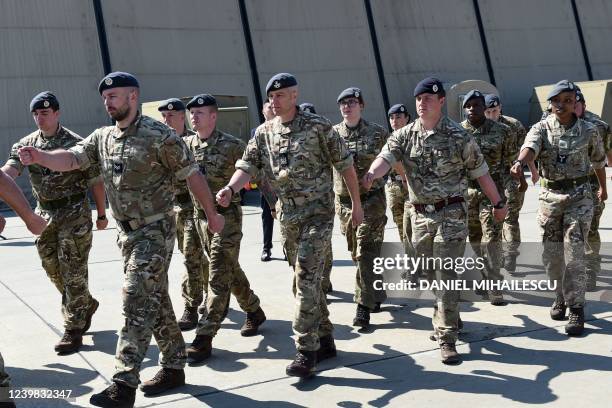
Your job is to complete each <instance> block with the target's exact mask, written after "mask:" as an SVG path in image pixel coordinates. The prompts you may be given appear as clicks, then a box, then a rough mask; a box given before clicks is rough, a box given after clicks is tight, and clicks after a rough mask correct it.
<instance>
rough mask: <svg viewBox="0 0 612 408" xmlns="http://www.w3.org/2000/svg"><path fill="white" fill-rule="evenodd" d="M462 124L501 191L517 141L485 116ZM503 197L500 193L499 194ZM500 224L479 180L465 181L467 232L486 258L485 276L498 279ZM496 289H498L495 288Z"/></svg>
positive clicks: (479, 254) (505, 128) (500, 241)
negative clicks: (477, 124)
mask: <svg viewBox="0 0 612 408" xmlns="http://www.w3.org/2000/svg"><path fill="white" fill-rule="evenodd" d="M461 126H462V127H463V128H464V129H465V130H466V131H467V132H468V133H469V134H471V135H472V137H473V138H474V140H475V141H476V144H477V145H478V147H479V148H480V151H481V152H482V154H483V156H484V158H485V162H486V163H487V166H488V167H489V173H490V174H491V178H492V179H493V181H494V182H495V186H496V187H497V191H499V192H503V191H504V185H506V183H507V180H508V178H509V177H510V165H511V163H512V160H514V156H515V149H516V147H515V146H516V141H515V139H514V133H513V132H512V130H511V129H510V127H508V126H506V125H504V124H501V123H499V122H494V121H492V120H490V119H485V121H484V123H483V124H482V125H481V126H480V127H478V128H475V127H474V126H472V125H471V124H470V122H469V121H468V120H464V121H463V122H461ZM502 198H503V196H502ZM502 226H503V224H502V223H500V222H497V221H495V218H494V217H493V206H492V203H491V202H490V201H489V199H488V198H487V196H486V195H485V193H484V192H483V191H482V189H481V188H480V185H479V184H478V181H476V180H470V181H469V182H468V235H469V238H470V245H471V247H472V249H473V250H474V253H475V254H476V255H477V256H479V257H483V258H484V260H485V271H484V272H486V277H487V278H488V279H490V280H501V279H502V275H501V273H500V268H501V256H502V245H501V243H502ZM494 292H497V291H494Z"/></svg>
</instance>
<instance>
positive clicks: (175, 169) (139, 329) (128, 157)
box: [19, 72, 224, 407]
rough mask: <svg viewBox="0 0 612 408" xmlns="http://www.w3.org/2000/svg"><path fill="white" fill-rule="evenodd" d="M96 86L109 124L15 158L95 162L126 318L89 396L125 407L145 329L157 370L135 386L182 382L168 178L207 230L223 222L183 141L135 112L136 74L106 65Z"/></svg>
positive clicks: (132, 393) (79, 164) (57, 164)
mask: <svg viewBox="0 0 612 408" xmlns="http://www.w3.org/2000/svg"><path fill="white" fill-rule="evenodd" d="M98 90H99V92H100V95H102V99H103V101H104V106H105V108H106V111H107V112H108V114H109V115H110V116H111V118H112V119H114V120H115V122H116V124H115V126H105V127H102V128H99V129H97V130H95V131H94V132H93V133H92V134H91V135H89V136H88V137H87V138H86V139H85V140H82V141H81V142H79V143H78V144H77V145H76V146H74V147H72V148H70V149H69V150H56V151H53V152H45V151H42V150H39V149H36V148H34V147H22V148H21V149H20V150H19V157H20V159H21V161H22V162H23V163H24V164H25V165H31V164H35V163H37V164H40V165H42V166H45V167H48V168H50V169H53V170H56V171H69V170H75V169H78V168H82V169H86V168H88V167H90V166H92V165H97V164H100V166H102V175H103V177H104V183H105V187H106V192H107V194H108V198H109V203H110V206H111V209H112V212H113V216H114V217H115V218H116V219H117V227H118V233H119V236H118V239H117V242H118V245H119V248H120V249H121V252H122V255H123V261H124V274H125V281H124V286H123V315H124V316H125V323H124V326H123V328H122V329H121V331H120V332H119V341H118V344H117V353H116V356H115V374H114V375H113V382H112V384H111V385H110V386H109V387H108V388H106V389H105V390H104V391H102V392H100V393H98V394H94V395H92V396H91V398H90V403H91V404H93V405H96V406H101V407H115V406H118V405H120V406H132V405H133V404H134V399H135V397H136V387H137V386H138V383H139V382H140V378H139V377H140V376H139V372H140V367H141V364H142V361H143V359H144V357H145V354H146V351H147V348H148V346H149V343H150V342H151V335H153V336H155V340H156V342H157V345H158V347H159V349H160V351H161V357H160V365H161V366H162V369H161V370H160V371H159V372H158V373H157V374H156V375H155V377H154V378H153V379H152V380H150V381H146V382H145V383H144V384H143V385H142V386H141V389H142V390H143V391H144V393H145V395H153V394H157V393H160V392H164V391H166V390H169V389H172V388H175V387H178V386H181V385H183V384H184V383H185V373H184V371H183V367H184V366H185V360H186V356H185V343H184V341H183V336H182V334H181V330H180V329H179V327H178V324H177V322H176V317H175V316H174V311H173V309H172V303H171V301H170V296H169V295H168V266H169V265H170V260H171V257H172V251H173V249H174V240H175V233H176V221H175V215H174V211H173V206H174V187H173V181H174V179H175V178H176V179H179V180H183V179H186V180H187V185H188V186H189V189H190V190H191V191H192V192H193V193H194V195H195V196H196V197H197V200H198V201H199V202H200V203H201V204H202V206H203V207H204V209H205V211H206V213H207V214H208V220H209V223H208V228H209V229H210V230H211V231H215V232H217V231H220V230H221V229H223V223H224V221H223V216H222V215H220V214H218V213H217V211H216V210H215V206H214V202H213V201H212V196H211V194H210V190H209V188H208V184H207V183H206V179H205V178H204V176H202V174H201V173H200V172H199V171H198V167H197V165H196V164H195V162H194V160H193V156H192V155H191V153H190V151H189V149H188V148H187V146H186V145H185V143H184V142H183V140H182V139H181V138H180V137H179V136H177V135H176V134H175V133H174V131H173V130H172V129H170V128H169V127H168V126H166V125H164V124H163V123H161V122H158V121H156V120H153V119H151V118H149V117H147V116H142V115H141V114H140V112H139V111H138V106H139V101H138V99H139V95H140V89H139V85H138V81H137V80H136V78H135V77H134V76H132V75H131V74H128V73H126V72H113V73H110V74H108V75H107V76H106V77H104V78H102V80H101V81H100V84H99V85H98Z"/></svg>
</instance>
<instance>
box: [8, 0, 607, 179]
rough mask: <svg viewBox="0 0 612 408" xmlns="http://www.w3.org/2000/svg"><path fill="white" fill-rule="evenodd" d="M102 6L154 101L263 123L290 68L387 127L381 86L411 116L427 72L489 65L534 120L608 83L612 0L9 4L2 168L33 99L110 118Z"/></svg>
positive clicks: (113, 49)
mask: <svg viewBox="0 0 612 408" xmlns="http://www.w3.org/2000/svg"><path fill="white" fill-rule="evenodd" d="M97 3H98V4H101V7H100V11H101V14H102V15H103V18H104V28H105V30H106V37H105V38H106V40H107V44H108V50H109V61H107V62H108V63H110V66H111V68H112V70H126V71H129V72H132V73H134V74H136V75H137V76H138V78H139V80H140V82H141V86H142V95H143V99H144V100H157V99H162V98H166V97H170V96H185V95H192V94H194V93H199V92H210V93H217V94H235V95H246V96H248V97H249V100H250V106H251V117H252V120H253V123H256V122H257V120H258V104H259V103H260V102H261V101H257V99H258V98H257V97H256V95H257V94H258V92H259V93H260V94H263V93H264V90H263V87H264V86H265V84H266V82H267V81H268V79H269V77H270V76H271V75H272V74H274V73H276V72H281V71H288V72H292V73H294V74H296V75H297V77H298V81H299V82H300V85H301V86H300V95H301V97H300V99H301V100H302V101H309V102H312V103H314V104H315V105H316V106H317V108H318V110H319V112H321V113H322V114H324V115H326V116H328V117H329V118H330V119H331V120H332V122H338V121H339V120H340V115H339V113H338V109H337V106H336V104H335V100H336V96H337V95H338V93H339V92H340V91H341V90H342V89H344V88H346V87H348V86H359V87H361V88H362V90H363V92H364V95H365V97H366V112H365V116H366V117H367V118H369V119H371V120H374V121H377V122H380V123H383V122H385V120H386V116H385V106H384V101H383V90H382V89H381V82H382V81H381V78H382V79H383V80H384V82H386V92H387V93H388V96H389V102H390V103H391V104H393V103H397V102H404V103H407V104H408V105H409V106H410V107H411V108H412V105H413V102H412V89H413V88H414V85H415V84H416V82H417V81H419V80H420V79H421V78H423V77H424V76H426V75H430V74H435V75H438V76H439V77H440V78H441V79H442V80H443V81H445V82H446V83H447V84H449V85H451V84H453V83H456V82H459V81H461V80H465V79H481V80H487V81H488V80H490V76H489V71H488V70H490V72H491V73H492V74H493V76H494V78H495V80H496V85H497V86H498V88H499V90H500V92H501V94H502V99H503V102H504V108H505V111H506V113H508V114H510V115H513V116H516V117H518V118H520V119H522V120H524V121H526V120H527V113H528V100H529V96H530V95H531V90H532V87H533V86H534V85H539V84H546V83H551V82H555V81H557V80H559V79H562V78H570V79H573V80H587V79H588V69H589V67H590V69H591V71H592V76H593V79H607V78H610V77H612V43H611V42H610V41H609V38H610V37H611V36H612V23H611V21H612V2H611V1H609V0H575V1H572V0H371V1H369V0H310V1H301V0H175V1H167V0H101V1H98V0H54V1H52V2H51V1H47V0H3V1H2V3H1V4H0V11H1V12H0V55H1V56H2V57H1V58H0V101H2V108H1V109H0V129H1V131H2V135H1V136H0V155H1V156H2V160H4V158H5V157H6V155H7V153H8V151H9V149H10V146H11V145H12V144H13V143H14V142H15V141H16V140H17V139H19V138H21V137H22V136H24V135H26V134H27V133H29V132H31V131H32V130H33V129H34V126H33V121H32V118H31V116H30V113H29V112H28V104H29V101H30V99H31V97H32V96H33V95H34V94H36V93H37V92H40V91H42V90H46V89H48V90H51V91H53V92H55V93H56V94H57V95H58V97H59V98H60V102H61V105H62V122H63V123H64V124H65V125H66V126H68V127H69V128H71V129H73V130H75V131H76V132H78V133H80V134H82V135H83V136H86V135H87V134H89V132H90V131H91V130H93V129H94V128H96V127H98V126H100V125H102V124H106V123H108V118H107V116H106V114H105V112H104V110H103V107H102V104H101V101H100V97H99V95H98V93H97V89H96V87H97V83H98V81H99V79H100V78H101V77H102V76H103V74H104V69H103V67H104V63H103V61H102V55H103V53H102V52H101V45H100V41H99V37H98V28H100V27H99V24H98V25H97V23H98V22H97V21H96V15H95V5H96V4H97ZM368 4H370V5H371V11H372V24H369V22H368V18H367V17H368V16H367V5H368ZM572 4H575V5H576V9H577V13H576V14H574V12H573V8H572ZM241 5H242V6H244V7H243V11H244V12H245V13H243V14H242V15H241V13H240V10H241ZM477 10H479V12H480V16H481V23H482V36H484V38H483V37H482V36H481V32H480V30H479V28H478V18H477V12H476V11H477ZM244 19H246V21H248V23H249V25H250V30H247V32H246V34H247V35H245V30H244V26H243V21H244ZM577 21H579V22H580V24H581V26H582V32H583V38H584V45H585V47H584V50H583V48H582V46H581V43H580V36H579V31H578V27H577ZM374 32H376V40H377V43H378V49H375V47H374V42H373V41H372V35H373V33H374ZM248 35H250V37H251V42H249V39H248V38H247V37H248ZM483 40H484V41H483ZM483 42H486V43H487V45H488V51H489V56H490V58H489V59H487V58H486V55H485V52H484V47H483ZM249 51H251V55H252V56H253V58H252V59H249ZM377 51H378V52H379V54H380V57H381V62H382V66H381V69H378V68H377V65H376V60H375V55H376V52H377ZM585 53H586V58H585ZM257 83H258V84H257ZM257 86H259V88H260V89H259V90H256V89H255V88H256V87H257ZM20 184H21V185H22V186H26V185H27V183H24V182H23V181H22V182H20Z"/></svg>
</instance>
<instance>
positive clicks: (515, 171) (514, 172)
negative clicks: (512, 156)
mask: <svg viewBox="0 0 612 408" xmlns="http://www.w3.org/2000/svg"><path fill="white" fill-rule="evenodd" d="M510 175H511V176H512V177H514V178H515V179H517V180H520V179H521V178H522V177H525V175H524V174H523V166H521V163H518V162H517V163H514V164H513V165H512V167H510Z"/></svg>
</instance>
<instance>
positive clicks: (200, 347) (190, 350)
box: [187, 334, 212, 363]
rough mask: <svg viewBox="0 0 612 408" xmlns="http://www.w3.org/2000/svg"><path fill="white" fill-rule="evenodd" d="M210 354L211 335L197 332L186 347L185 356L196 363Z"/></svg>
mask: <svg viewBox="0 0 612 408" xmlns="http://www.w3.org/2000/svg"><path fill="white" fill-rule="evenodd" d="M211 354H212V337H211V336H207V335H205V334H198V335H197V336H196V337H195V339H193V343H191V346H189V347H187V357H189V358H190V359H191V360H193V361H194V362H196V363H199V362H200V361H204V360H206V359H207V358H208V357H210V355H211Z"/></svg>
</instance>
